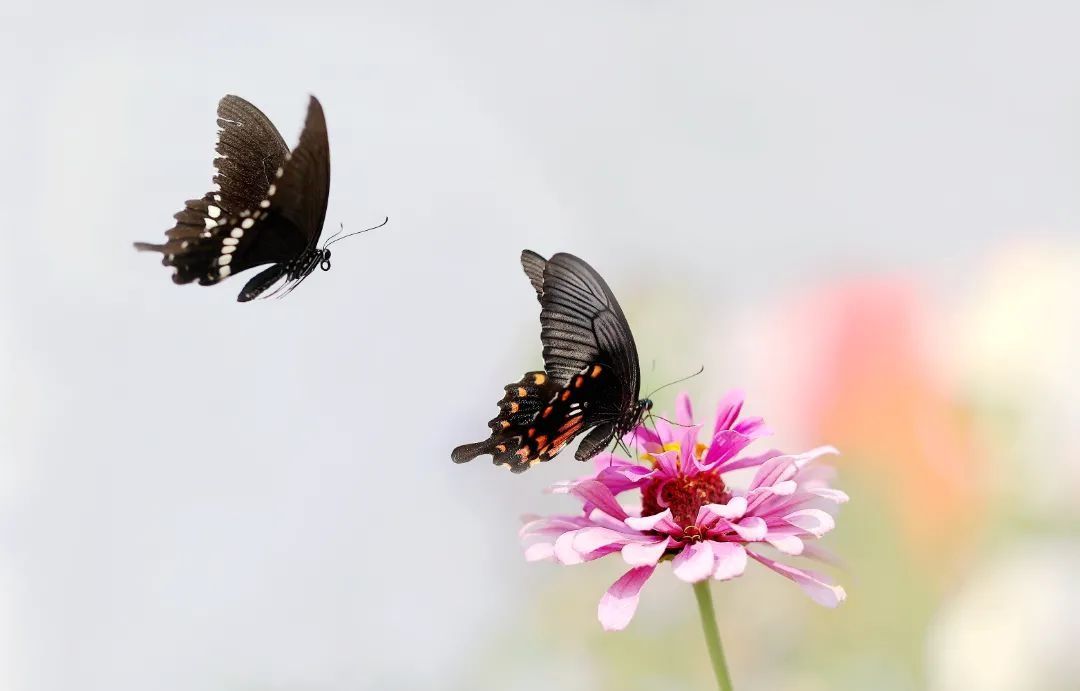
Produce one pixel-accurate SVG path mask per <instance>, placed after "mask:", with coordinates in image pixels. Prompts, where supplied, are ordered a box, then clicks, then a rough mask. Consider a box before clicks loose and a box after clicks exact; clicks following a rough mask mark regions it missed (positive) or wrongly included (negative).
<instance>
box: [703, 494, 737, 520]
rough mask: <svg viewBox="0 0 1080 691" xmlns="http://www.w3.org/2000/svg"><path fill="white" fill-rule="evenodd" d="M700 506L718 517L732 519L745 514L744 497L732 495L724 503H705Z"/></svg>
mask: <svg viewBox="0 0 1080 691" xmlns="http://www.w3.org/2000/svg"><path fill="white" fill-rule="evenodd" d="M701 508H703V509H707V510H708V511H709V512H710V513H712V514H714V515H716V516H719V517H720V518H726V519H727V520H729V521H732V520H735V519H737V518H742V517H743V515H745V514H746V497H732V498H731V499H729V500H728V503H726V504H706V505H705V506H703V507H701Z"/></svg>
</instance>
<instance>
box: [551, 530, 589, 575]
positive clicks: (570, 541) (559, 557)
mask: <svg viewBox="0 0 1080 691" xmlns="http://www.w3.org/2000/svg"><path fill="white" fill-rule="evenodd" d="M575 533H577V531H576V530H575V531H571V532H569V533H563V534H562V535H560V536H559V537H557V538H555V547H554V549H553V550H552V554H553V555H554V557H555V561H557V562H559V563H560V564H563V565H564V566H573V565H574V564H582V563H584V562H585V559H584V558H583V557H582V556H581V555H580V554H579V553H578V552H577V550H575V549H574V535H575Z"/></svg>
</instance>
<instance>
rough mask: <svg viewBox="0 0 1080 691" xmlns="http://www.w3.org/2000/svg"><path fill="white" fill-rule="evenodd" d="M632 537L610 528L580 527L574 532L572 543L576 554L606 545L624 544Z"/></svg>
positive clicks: (586, 552)
mask: <svg viewBox="0 0 1080 691" xmlns="http://www.w3.org/2000/svg"><path fill="white" fill-rule="evenodd" d="M632 539H633V537H632V536H630V535H627V534H626V533H620V532H618V531H616V530H611V529H610V528H601V527H595V528H582V529H581V530H578V531H576V532H575V533H574V541H573V543H572V545H573V548H574V551H575V552H577V553H578V554H588V553H589V552H595V551H596V550H598V549H600V548H601V547H607V546H608V545H620V546H621V545H625V544H626V543H627V542H629V541H630V540H632Z"/></svg>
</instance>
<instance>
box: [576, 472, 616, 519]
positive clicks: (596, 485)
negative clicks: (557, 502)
mask: <svg viewBox="0 0 1080 691" xmlns="http://www.w3.org/2000/svg"><path fill="white" fill-rule="evenodd" d="M570 493H571V494H573V495H574V496H575V497H577V498H578V499H581V501H582V502H584V504H585V506H586V507H588V506H590V505H591V506H595V507H596V508H598V509H600V510H601V511H603V512H604V513H606V514H607V515H609V516H611V517H612V518H618V519H619V520H623V519H624V518H626V516H627V514H626V511H624V510H623V507H622V506H620V505H619V502H617V501H615V495H614V494H612V493H611V490H610V489H608V488H607V487H606V486H604V484H603V483H600V482H597V481H596V480H582V481H581V482H578V483H575V484H574V487H573V488H572V489H571V490H570Z"/></svg>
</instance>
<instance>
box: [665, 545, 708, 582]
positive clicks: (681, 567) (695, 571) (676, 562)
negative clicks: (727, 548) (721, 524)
mask: <svg viewBox="0 0 1080 691" xmlns="http://www.w3.org/2000/svg"><path fill="white" fill-rule="evenodd" d="M713 560H714V557H713V550H712V546H711V545H710V543H708V542H695V543H693V544H691V545H688V546H687V547H685V548H683V551H681V552H679V553H678V554H677V555H676V556H675V558H674V559H673V560H672V561H671V571H672V573H674V574H675V577H676V578H678V579H679V580H681V581H686V582H687V583H697V582H698V581H703V580H705V579H706V578H708V577H709V576H710V575H712V572H713Z"/></svg>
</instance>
